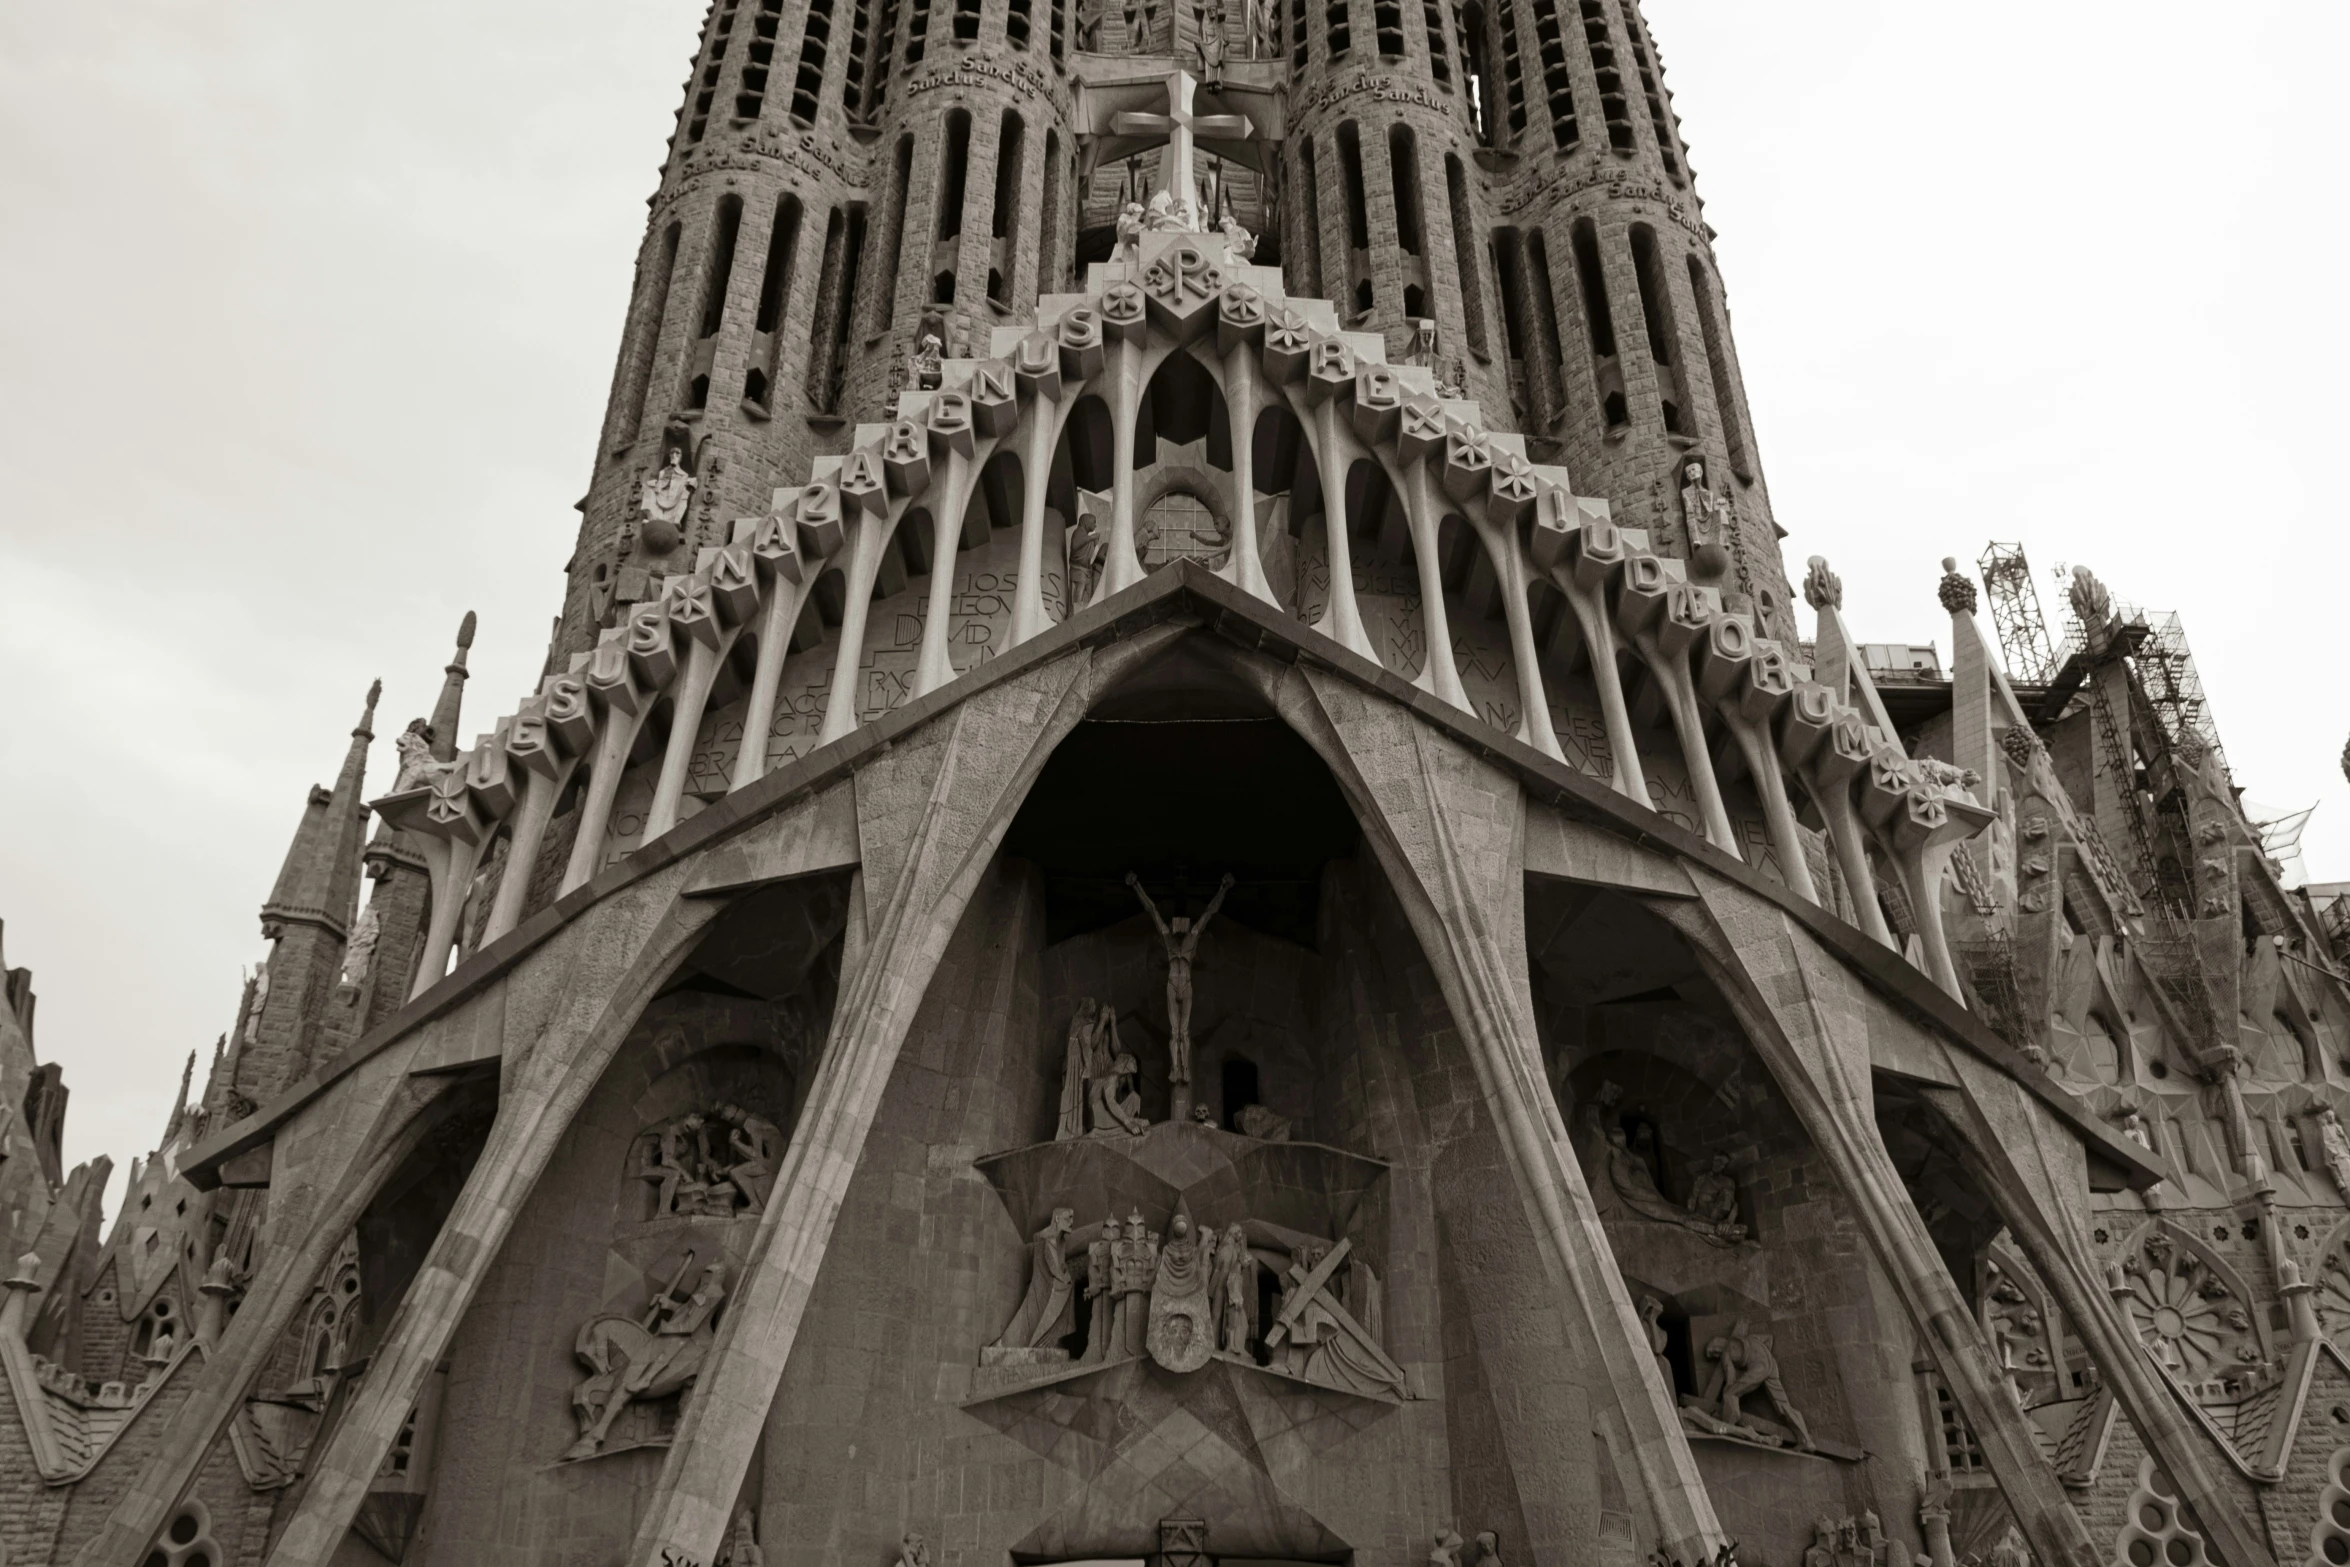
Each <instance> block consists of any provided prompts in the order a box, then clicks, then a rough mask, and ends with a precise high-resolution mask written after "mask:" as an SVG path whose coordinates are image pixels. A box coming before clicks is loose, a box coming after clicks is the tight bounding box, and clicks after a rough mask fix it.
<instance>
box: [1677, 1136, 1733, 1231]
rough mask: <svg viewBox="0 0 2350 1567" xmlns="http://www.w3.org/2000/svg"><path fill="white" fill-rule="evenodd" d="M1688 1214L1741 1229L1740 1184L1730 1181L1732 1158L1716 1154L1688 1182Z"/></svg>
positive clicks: (1729, 1227)
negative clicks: (1739, 1211) (1739, 1208)
mask: <svg viewBox="0 0 2350 1567" xmlns="http://www.w3.org/2000/svg"><path fill="white" fill-rule="evenodd" d="M1689 1211H1690V1212H1691V1213H1694V1214H1696V1215H1697V1216H1698V1217H1699V1218H1701V1219H1704V1220H1706V1221H1707V1222H1708V1223H1710V1224H1713V1225H1715V1226H1717V1227H1720V1228H1728V1229H1738V1230H1741V1231H1742V1232H1743V1226H1741V1225H1740V1224H1739V1223H1738V1185H1737V1183H1736V1182H1735V1181H1732V1180H1731V1179H1730V1156H1729V1155H1728V1154H1726V1153H1718V1154H1715V1155H1714V1156H1713V1157H1712V1158H1711V1159H1709V1160H1707V1161H1706V1165H1705V1169H1704V1170H1702V1171H1701V1172H1699V1174H1698V1177H1697V1179H1696V1180H1694V1181H1691V1182H1690V1183H1689Z"/></svg>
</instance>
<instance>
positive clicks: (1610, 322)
mask: <svg viewBox="0 0 2350 1567" xmlns="http://www.w3.org/2000/svg"><path fill="white" fill-rule="evenodd" d="M1569 244H1570V245H1571V246H1572V248H1573V250H1574V252H1575V281H1576V284H1577V286H1578V287H1579V289H1580V291H1581V293H1582V296H1583V331H1584V333H1585V335H1586V337H1587V338H1588V339H1589V341H1590V344H1591V373H1592V377H1593V379H1594V381H1595V382H1596V383H1597V384H1596V387H1595V390H1596V391H1597V393H1598V398H1599V406H1600V408H1601V410H1602V411H1603V412H1604V413H1605V415H1606V417H1607V424H1608V428H1609V429H1611V430H1613V429H1617V428H1620V427H1621V426H1624V425H1627V424H1630V423H1631V422H1632V414H1631V409H1630V407H1629V406H1628V405H1627V403H1626V402H1625V400H1624V372H1623V366H1622V364H1621V363H1620V362H1619V360H1618V359H1617V356H1616V318H1615V312H1614V311H1612V310H1610V309H1609V308H1608V302H1607V273H1606V270H1605V269H1604V268H1603V267H1602V266H1601V264H1600V259H1599V229H1598V228H1597V226H1596V225H1594V224H1593V223H1592V221H1591V220H1590V219H1589V218H1585V219H1583V220H1581V221H1580V222H1578V223H1577V224H1576V225H1575V228H1574V232H1573V234H1572V235H1571V236H1570V239H1569Z"/></svg>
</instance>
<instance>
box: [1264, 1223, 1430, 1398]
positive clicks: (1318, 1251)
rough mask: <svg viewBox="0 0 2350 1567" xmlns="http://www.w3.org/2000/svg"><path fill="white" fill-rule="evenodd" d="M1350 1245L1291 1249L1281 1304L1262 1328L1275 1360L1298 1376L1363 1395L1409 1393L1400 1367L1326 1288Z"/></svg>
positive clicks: (1345, 1242) (1314, 1244) (1266, 1344)
mask: <svg viewBox="0 0 2350 1567" xmlns="http://www.w3.org/2000/svg"><path fill="white" fill-rule="evenodd" d="M1351 1249H1352V1248H1351V1244H1350V1243H1349V1242H1347V1241H1340V1242H1339V1243H1338V1244H1337V1245H1336V1246H1325V1245H1323V1244H1322V1243H1320V1242H1318V1241H1316V1242H1309V1243H1307V1244H1305V1245H1302V1246H1300V1247H1298V1248H1297V1249H1296V1250H1294V1251H1293V1252H1291V1253H1290V1264H1289V1276H1288V1280H1287V1282H1286V1283H1285V1284H1284V1285H1283V1286H1282V1292H1281V1308H1280V1312H1279V1314H1278V1315H1277V1317H1276V1319H1275V1321H1274V1323H1273V1326H1272V1327H1271V1328H1269V1329H1268V1330H1266V1333H1265V1346H1266V1348H1267V1349H1269V1350H1270V1351H1272V1354H1273V1364H1274V1365H1275V1366H1276V1367H1278V1368H1279V1369H1281V1370H1282V1371H1285V1372H1287V1373H1288V1374H1289V1375H1291V1376H1294V1377H1297V1378H1298V1379H1300V1380H1301V1381H1306V1382H1314V1383H1319V1384H1320V1385H1322V1386H1323V1387H1334V1388H1337V1389H1339V1390H1340V1391H1342V1392H1348V1393H1359V1394H1363V1395H1365V1396H1367V1397H1378V1396H1381V1395H1385V1396H1388V1397H1394V1398H1402V1397H1405V1396H1407V1393H1406V1382H1405V1378H1404V1374H1403V1368H1402V1367H1400V1366H1398V1365H1397V1364H1396V1363H1395V1362H1394V1361H1393V1360H1392V1359H1390V1358H1389V1357H1388V1354H1387V1351H1386V1350H1385V1349H1383V1348H1382V1347H1381V1346H1380V1344H1379V1342H1378V1340H1377V1339H1376V1338H1375V1337H1374V1336H1373V1335H1372V1333H1371V1331H1370V1330H1369V1329H1368V1328H1366V1327H1365V1326H1364V1325H1363V1324H1362V1323H1361V1322H1359V1321H1357V1320H1356V1318H1355V1316H1354V1314H1353V1313H1351V1312H1349V1311H1348V1310H1347V1309H1346V1308H1345V1307H1344V1306H1342V1305H1340V1304H1339V1303H1338V1301H1337V1300H1335V1299H1334V1298H1333V1297H1332V1295H1331V1293H1330V1284H1331V1280H1332V1279H1333V1278H1334V1277H1335V1276H1336V1274H1337V1271H1338V1268H1339V1265H1340V1264H1341V1263H1342V1262H1343V1261H1344V1260H1345V1258H1346V1257H1347V1255H1348V1253H1349V1251H1350V1250H1351Z"/></svg>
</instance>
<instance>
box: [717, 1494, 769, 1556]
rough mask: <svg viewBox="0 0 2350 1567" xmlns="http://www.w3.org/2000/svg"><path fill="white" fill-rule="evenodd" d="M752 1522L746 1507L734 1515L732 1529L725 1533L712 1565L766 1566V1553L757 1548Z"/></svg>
mask: <svg viewBox="0 0 2350 1567" xmlns="http://www.w3.org/2000/svg"><path fill="white" fill-rule="evenodd" d="M753 1523H754V1519H753V1518H752V1516H751V1510H750V1509H749V1508H748V1507H746V1508H744V1509H743V1510H742V1511H741V1512H738V1513H736V1514H735V1515H734V1529H733V1531H732V1532H731V1533H729V1534H728V1535H727V1537H726V1544H725V1545H723V1546H721V1547H720V1548H719V1551H718V1560H717V1562H716V1563H715V1564H714V1567H767V1553H766V1552H765V1551H762V1550H760V1549H759V1540H758V1536H757V1535H756V1534H755V1533H753V1531H752V1526H753Z"/></svg>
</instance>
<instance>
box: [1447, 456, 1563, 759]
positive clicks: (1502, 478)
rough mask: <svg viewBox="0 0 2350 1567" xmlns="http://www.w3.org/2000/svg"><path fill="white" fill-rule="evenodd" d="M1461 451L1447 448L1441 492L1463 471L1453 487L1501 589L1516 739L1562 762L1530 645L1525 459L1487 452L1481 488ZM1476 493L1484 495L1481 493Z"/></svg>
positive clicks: (1530, 494) (1530, 497)
mask: <svg viewBox="0 0 2350 1567" xmlns="http://www.w3.org/2000/svg"><path fill="white" fill-rule="evenodd" d="M1465 446H1466V443H1465V442H1457V443H1456V441H1451V440H1448V441H1447V442H1446V443H1445V488H1446V492H1447V493H1448V494H1449V493H1451V491H1452V489H1453V487H1454V484H1455V483H1456V480H1455V477H1454V476H1455V475H1456V474H1458V473H1461V472H1462V471H1463V469H1466V470H1467V474H1468V476H1467V477H1464V478H1462V479H1460V480H1458V481H1457V482H1459V483H1460V484H1461V485H1462V486H1463V487H1464V488H1465V489H1466V490H1467V492H1468V494H1467V498H1466V501H1465V503H1464V504H1465V505H1466V507H1467V513H1468V519H1469V526H1470V527H1471V528H1472V529H1474V530H1475V531H1476V534H1477V541H1478V542H1479V543H1480V544H1482V545H1484V546H1485V554H1486V558H1487V559H1488V560H1490V561H1491V562H1492V563H1493V574H1494V576H1495V578H1496V579H1498V581H1499V582H1500V584H1501V614H1502V624H1503V626H1504V627H1505V629H1507V631H1508V632H1509V639H1510V662H1511V663H1513V664H1515V665H1516V666H1517V671H1518V705H1519V707H1520V708H1521V709H1523V713H1524V716H1523V717H1521V718H1520V719H1519V720H1518V734H1517V737H1518V738H1519V739H1520V740H1523V741H1525V742H1526V743H1527V744H1528V745H1530V746H1532V747H1534V749H1536V750H1537V751H1540V752H1541V753H1542V754H1543V755H1545V756H1548V757H1552V758H1555V759H1556V760H1558V761H1562V762H1563V761H1565V760H1566V759H1567V756H1566V752H1564V751H1562V750H1560V749H1559V737H1558V730H1557V728H1556V726H1554V725H1553V724H1552V723H1551V721H1550V693H1549V691H1547V690H1546V689H1545V688H1544V686H1543V683H1542V655H1541V654H1540V652H1538V651H1537V650H1536V648H1535V646H1534V612H1533V608H1532V606H1531V605H1530V604H1529V602H1528V600H1527V588H1528V587H1529V586H1530V585H1531V583H1532V581H1533V574H1532V572H1531V570H1530V569H1529V567H1528V563H1527V560H1526V552H1525V550H1524V548H1523V547H1522V546H1520V544H1519V543H1518V529H1519V525H1520V524H1521V523H1522V522H1523V521H1524V520H1525V518H1526V517H1527V516H1528V515H1529V514H1530V513H1531V512H1532V510H1533V506H1534V482H1533V476H1532V472H1531V470H1530V469H1529V468H1528V467H1527V464H1526V461H1525V459H1523V458H1518V457H1510V458H1505V459H1501V460H1498V461H1497V460H1496V459H1494V458H1493V457H1492V456H1491V454H1490V453H1487V454H1485V455H1484V457H1483V461H1482V464H1481V466H1482V467H1483V469H1484V470H1485V474H1486V476H1487V480H1486V482H1484V483H1481V482H1480V481H1479V480H1478V479H1477V478H1476V477H1475V473H1476V469H1477V467H1479V466H1480V464H1479V463H1477V462H1473V461H1471V460H1470V459H1469V458H1467V457H1464V456H1462V455H1461V453H1462V450H1463V448H1464V447H1465ZM1480 490H1483V491H1484V493H1483V494H1479V493H1478V492H1479V491H1480Z"/></svg>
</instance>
